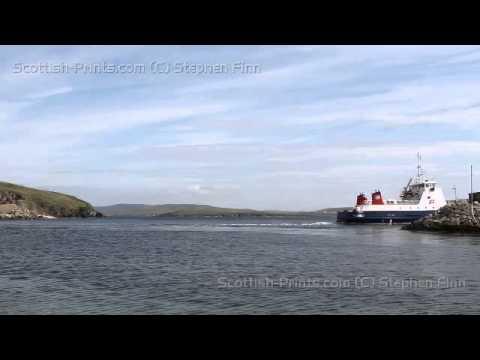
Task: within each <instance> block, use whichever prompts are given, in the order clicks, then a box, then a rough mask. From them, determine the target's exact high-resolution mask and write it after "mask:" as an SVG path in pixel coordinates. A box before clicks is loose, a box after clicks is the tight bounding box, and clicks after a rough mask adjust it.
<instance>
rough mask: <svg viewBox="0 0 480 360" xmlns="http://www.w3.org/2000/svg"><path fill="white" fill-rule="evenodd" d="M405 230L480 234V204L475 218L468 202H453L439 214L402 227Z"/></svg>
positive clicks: (477, 206)
mask: <svg viewBox="0 0 480 360" xmlns="http://www.w3.org/2000/svg"><path fill="white" fill-rule="evenodd" d="M402 229H404V230H413V231H437V232H448V233H462V234H480V204H479V203H478V202H477V201H475V202H474V205H473V216H472V210H471V204H470V203H468V202H467V201H464V200H463V201H458V202H452V203H450V204H448V205H446V206H444V207H442V208H441V209H440V210H439V211H438V213H436V214H434V215H429V216H426V217H424V218H422V219H419V220H416V221H414V222H413V223H411V224H408V225H405V226H403V227H402Z"/></svg>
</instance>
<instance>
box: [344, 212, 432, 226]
mask: <svg viewBox="0 0 480 360" xmlns="http://www.w3.org/2000/svg"><path fill="white" fill-rule="evenodd" d="M434 213H435V211H433V210H429V211H365V212H362V213H359V212H357V211H355V210H346V211H340V212H338V213H337V222H343V223H359V224H368V223H384V224H389V223H410V222H412V221H415V220H418V219H420V218H422V217H425V216H427V215H429V214H434Z"/></svg>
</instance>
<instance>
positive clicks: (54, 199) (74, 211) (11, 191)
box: [0, 182, 101, 217]
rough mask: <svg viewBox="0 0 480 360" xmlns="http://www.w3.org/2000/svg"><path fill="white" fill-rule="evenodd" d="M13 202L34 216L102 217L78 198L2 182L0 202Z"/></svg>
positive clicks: (0, 184)
mask: <svg viewBox="0 0 480 360" xmlns="http://www.w3.org/2000/svg"><path fill="white" fill-rule="evenodd" d="M2 199H3V203H8V202H13V203H15V204H16V205H17V207H18V208H20V209H27V210H28V212H30V213H32V214H33V215H40V214H42V215H49V216H55V217H90V216H101V214H99V213H97V212H96V211H95V209H94V208H93V207H92V205H90V204H89V203H87V202H85V201H83V200H80V199H77V198H76V197H73V196H70V195H66V194H62V193H58V192H53V191H44V190H37V189H32V188H28V187H25V186H20V185H15V184H10V183H5V182H0V202H1V201H2Z"/></svg>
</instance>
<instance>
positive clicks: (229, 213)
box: [96, 204, 344, 218]
mask: <svg viewBox="0 0 480 360" xmlns="http://www.w3.org/2000/svg"><path fill="white" fill-rule="evenodd" d="M96 209H97V210H98V211H100V212H101V213H102V214H104V215H105V216H112V217H276V218H278V217H299V216H312V217H314V216H318V215H321V214H330V213H336V211H338V210H340V209H344V208H329V209H323V210H318V211H280V210H252V209H232V208H222V207H215V206H209V205H197V204H164V205H145V204H117V205H111V206H97V207H96Z"/></svg>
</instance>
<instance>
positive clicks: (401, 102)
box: [0, 46, 480, 210]
mask: <svg viewBox="0 0 480 360" xmlns="http://www.w3.org/2000/svg"><path fill="white" fill-rule="evenodd" d="M0 55H1V56H0V80H1V81H0V129H1V132H0V151H1V152H2V154H3V156H2V158H3V164H2V165H3V166H2V173H1V175H0V179H1V180H3V181H10V182H15V183H20V184H24V185H28V186H35V187H41V188H44V189H50V190H57V191H64V192H68V193H71V194H74V195H77V196H80V197H82V198H84V199H86V200H88V201H90V202H91V203H93V204H95V205H106V204H113V203H150V204H157V203H202V204H211V205H217V206H228V207H248V208H255V209H289V210H312V209H319V208H323V207H329V206H345V205H351V204H352V203H353V201H354V197H355V195H356V193H357V192H359V191H366V192H370V191H371V190H373V189H374V188H380V189H382V190H383V191H384V193H385V194H386V195H387V196H388V197H395V196H397V195H398V192H399V191H400V189H401V187H402V186H403V185H404V183H405V182H406V181H407V180H408V177H409V176H411V175H412V174H414V173H415V166H416V153H417V152H421V153H422V155H423V159H424V167H425V168H426V171H427V174H430V175H431V176H433V177H434V178H435V179H437V180H439V181H440V182H441V184H442V185H443V188H444V191H445V193H446V195H447V197H448V198H451V197H452V196H453V195H452V194H453V192H452V190H451V188H452V186H453V185H454V184H455V185H456V186H457V189H458V194H459V195H461V196H465V194H466V190H467V177H466V174H467V167H468V166H469V164H470V163H473V165H474V167H476V168H477V169H478V172H479V174H480V163H478V162H477V159H478V156H479V155H480V141H479V140H478V139H479V135H480V129H479V126H478V123H479V121H480V47H478V46H53V47H47V46H18V47H13V46H12V47H11V46H2V47H1V48H0ZM153 62H157V63H160V64H162V63H167V64H170V66H171V67H172V68H173V67H175V66H180V65H178V64H185V63H187V64H201V65H204V66H207V65H208V66H210V67H212V66H213V65H214V64H218V65H223V66H225V67H228V66H232V64H237V63H242V64H249V65H252V66H256V68H255V69H256V71H251V72H241V71H232V70H231V68H228V69H227V71H223V72H221V73H193V72H190V73H186V72H183V73H182V72H173V71H171V72H169V73H157V72H153V71H152V69H151V67H150V65H151V64H152V63H153ZM39 64H44V65H45V64H48V65H49V66H50V72H47V71H39V70H37V71H34V70H32V69H34V67H32V66H31V65H39ZM58 64H66V65H68V66H74V65H75V64H86V66H89V65H90V66H92V64H100V65H101V64H110V65H117V66H119V65H122V64H124V65H125V64H143V65H145V67H146V71H144V72H143V73H138V72H137V73H120V72H116V73H99V72H97V73H93V72H90V73H88V72H81V71H80V72H77V73H74V72H73V71H70V72H68V73H66V72H64V73H52V71H51V69H52V66H54V65H58ZM25 65H27V66H30V68H27V67H25ZM19 69H21V70H19ZM26 69H30V71H27V70H26ZM164 69H165V68H164ZM478 184H479V186H480V183H478ZM477 189H478V186H477Z"/></svg>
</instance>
